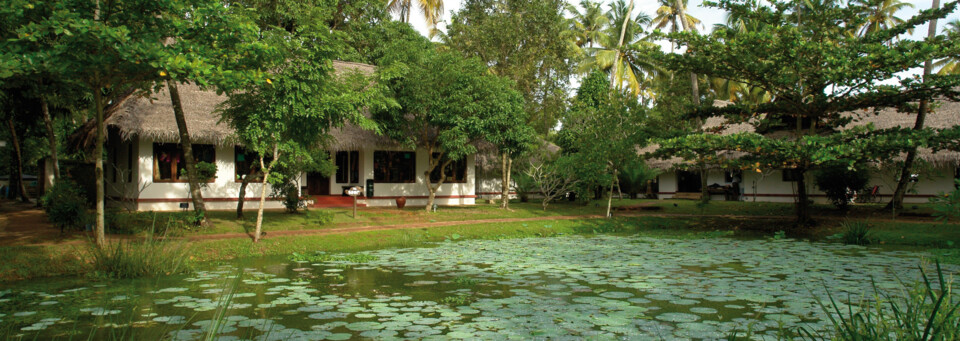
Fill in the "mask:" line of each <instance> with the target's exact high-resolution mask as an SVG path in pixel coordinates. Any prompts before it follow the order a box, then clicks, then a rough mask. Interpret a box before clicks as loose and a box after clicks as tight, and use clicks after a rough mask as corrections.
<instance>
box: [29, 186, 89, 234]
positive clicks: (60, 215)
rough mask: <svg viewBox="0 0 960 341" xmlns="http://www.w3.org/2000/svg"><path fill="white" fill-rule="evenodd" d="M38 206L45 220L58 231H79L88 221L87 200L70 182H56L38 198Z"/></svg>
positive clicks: (78, 188)
mask: <svg viewBox="0 0 960 341" xmlns="http://www.w3.org/2000/svg"><path fill="white" fill-rule="evenodd" d="M40 205H42V206H43V209H44V211H46V212H47V218H48V219H50V222H51V223H52V224H53V225H54V226H57V227H60V231H63V230H64V229H81V228H83V226H84V225H85V224H86V223H87V221H88V220H89V217H88V215H87V199H86V197H84V195H83V191H82V190H80V187H79V186H77V184H76V183H75V182H73V181H71V180H68V179H61V180H59V181H57V183H55V184H54V185H53V187H51V188H50V190H49V191H47V193H46V194H44V195H43V197H42V198H40Z"/></svg>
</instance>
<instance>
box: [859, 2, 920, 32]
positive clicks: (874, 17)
mask: <svg viewBox="0 0 960 341" xmlns="http://www.w3.org/2000/svg"><path fill="white" fill-rule="evenodd" d="M853 4H855V5H859V6H863V7H864V12H863V13H862V15H863V16H864V17H865V18H866V21H864V22H863V24H861V25H860V27H857V28H856V29H857V34H858V35H860V36H864V35H867V34H869V33H873V32H876V31H879V30H884V29H888V28H890V27H893V26H895V25H899V24H902V23H903V19H900V18H899V17H897V16H896V14H897V12H899V11H900V10H902V9H904V8H913V4H910V3H906V2H903V1H900V0H881V1H880V2H879V3H875V2H874V1H871V0H854V1H853ZM912 31H913V30H911V32H912Z"/></svg>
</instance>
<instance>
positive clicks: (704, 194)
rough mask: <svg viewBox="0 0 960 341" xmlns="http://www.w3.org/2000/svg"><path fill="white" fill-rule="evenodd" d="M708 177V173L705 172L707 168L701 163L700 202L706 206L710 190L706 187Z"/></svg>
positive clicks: (707, 171)
mask: <svg viewBox="0 0 960 341" xmlns="http://www.w3.org/2000/svg"><path fill="white" fill-rule="evenodd" d="M709 175H710V171H709V170H707V166H706V165H704V164H703V163H701V164H700V202H702V203H704V204H706V203H708V202H710V190H709V187H707V182H708V181H707V180H708V179H707V177H708V176H709Z"/></svg>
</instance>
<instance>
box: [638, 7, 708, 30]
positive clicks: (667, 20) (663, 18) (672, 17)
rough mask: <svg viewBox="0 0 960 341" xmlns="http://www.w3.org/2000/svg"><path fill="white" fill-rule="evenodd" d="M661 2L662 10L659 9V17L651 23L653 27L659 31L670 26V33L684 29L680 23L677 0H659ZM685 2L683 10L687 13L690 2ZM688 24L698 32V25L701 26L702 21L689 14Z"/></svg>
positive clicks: (687, 16) (687, 17)
mask: <svg viewBox="0 0 960 341" xmlns="http://www.w3.org/2000/svg"><path fill="white" fill-rule="evenodd" d="M657 1H659V2H660V8H657V16H656V17H655V18H653V22H651V23H650V25H651V26H653V27H654V28H657V29H663V28H665V27H667V26H670V32H676V31H678V30H681V29H683V25H681V23H680V21H679V20H680V8H677V1H676V0H657ZM682 1H683V10H684V12H686V8H687V2H689V0H682ZM685 17H686V21H687V24H688V25H689V26H690V27H691V29H692V30H694V31H696V28H695V27H697V26H698V25H700V19H697V18H694V17H693V16H692V15H690V14H687V15H686V16H685Z"/></svg>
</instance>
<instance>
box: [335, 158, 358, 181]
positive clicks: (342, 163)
mask: <svg viewBox="0 0 960 341" xmlns="http://www.w3.org/2000/svg"><path fill="white" fill-rule="evenodd" d="M336 162H337V183H338V184H350V183H354V184H355V183H359V182H360V152H358V151H352V152H337V156H336Z"/></svg>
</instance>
